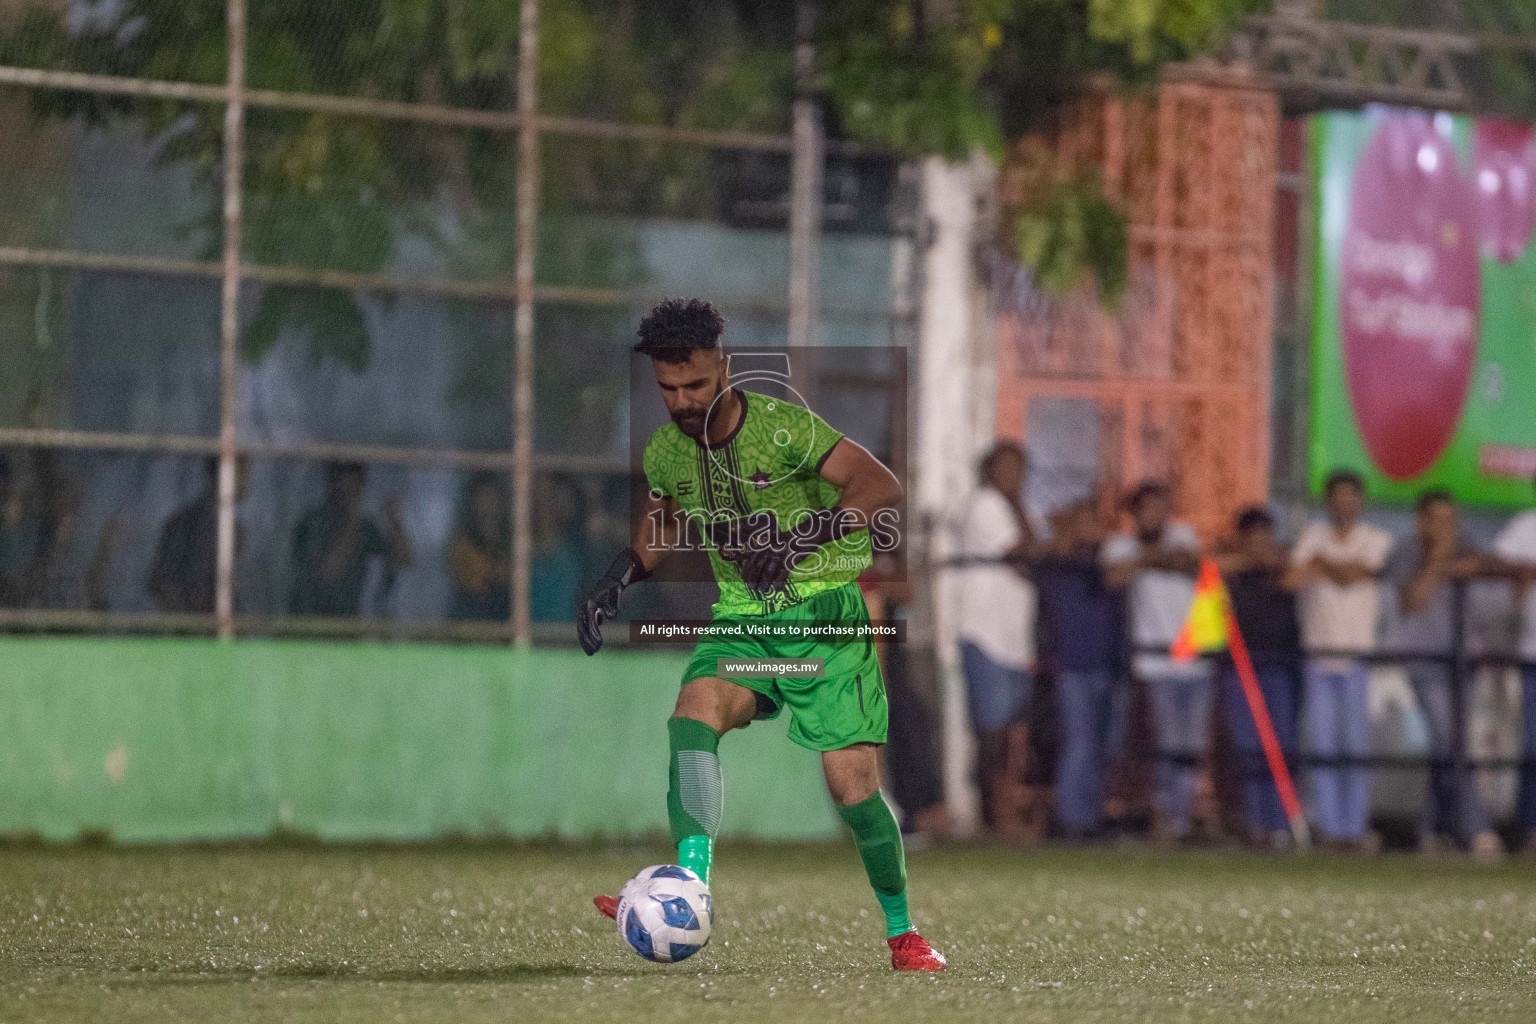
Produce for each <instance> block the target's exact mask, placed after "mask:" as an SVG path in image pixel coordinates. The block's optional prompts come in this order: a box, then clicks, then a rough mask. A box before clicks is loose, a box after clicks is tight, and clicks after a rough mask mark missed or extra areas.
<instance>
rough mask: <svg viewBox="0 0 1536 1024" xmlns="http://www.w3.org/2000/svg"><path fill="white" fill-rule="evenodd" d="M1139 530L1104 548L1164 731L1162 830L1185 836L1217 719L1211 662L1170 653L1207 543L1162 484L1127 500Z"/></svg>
mask: <svg viewBox="0 0 1536 1024" xmlns="http://www.w3.org/2000/svg"><path fill="white" fill-rule="evenodd" d="M1127 507H1128V509H1129V511H1130V513H1131V519H1132V521H1133V524H1134V527H1135V532H1134V533H1118V534H1116V535H1115V536H1113V537H1111V538H1110V539H1109V541H1108V543H1106V544H1105V545H1104V554H1103V562H1104V566H1105V570H1106V575H1107V578H1108V582H1109V585H1110V586H1111V587H1114V588H1115V589H1117V590H1128V593H1129V605H1130V615H1131V640H1132V642H1133V643H1134V644H1135V647H1136V649H1137V654H1136V656H1135V657H1134V658H1133V659H1132V662H1131V668H1132V671H1133V672H1134V673H1135V675H1136V677H1137V678H1138V679H1140V680H1141V681H1142V682H1144V683H1146V685H1147V688H1148V694H1149V696H1150V697H1151V703H1152V719H1153V725H1154V728H1155V730H1156V733H1157V752H1158V762H1157V790H1156V794H1155V809H1156V812H1157V821H1156V822H1155V825H1154V833H1155V835H1156V836H1157V838H1158V839H1159V840H1161V841H1178V840H1181V839H1183V838H1184V837H1185V836H1187V835H1188V833H1189V827H1190V812H1191V811H1192V810H1193V807H1194V799H1195V786H1196V782H1197V781H1198V779H1199V773H1200V766H1199V759H1200V758H1201V757H1203V756H1204V755H1205V748H1206V737H1207V736H1208V735H1209V732H1210V719H1211V667H1210V665H1209V664H1207V663H1206V662H1204V661H1196V662H1187V663H1180V662H1176V661H1174V660H1173V658H1172V657H1170V656H1169V655H1168V654H1167V653H1165V652H1166V651H1167V650H1168V648H1169V646H1171V645H1172V643H1173V641H1174V640H1175V639H1176V638H1177V637H1178V635H1179V630H1180V629H1181V628H1182V627H1183V625H1184V620H1185V619H1186V618H1188V616H1189V606H1190V603H1191V602H1192V601H1193V600H1194V596H1195V577H1196V576H1197V575H1198V574H1199V572H1200V540H1199V538H1198V537H1196V536H1195V531H1194V530H1193V529H1191V528H1190V526H1189V524H1187V523H1182V522H1177V521H1175V520H1174V519H1173V518H1172V517H1173V495H1172V494H1171V492H1170V491H1169V489H1168V486H1167V485H1166V484H1163V483H1158V482H1147V483H1143V484H1142V485H1141V486H1140V487H1138V488H1136V490H1135V491H1134V492H1132V494H1131V496H1130V498H1129V499H1128V500H1127Z"/></svg>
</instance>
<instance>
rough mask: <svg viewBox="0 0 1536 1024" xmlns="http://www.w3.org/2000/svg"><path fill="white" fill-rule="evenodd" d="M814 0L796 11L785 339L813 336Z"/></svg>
mask: <svg viewBox="0 0 1536 1024" xmlns="http://www.w3.org/2000/svg"><path fill="white" fill-rule="evenodd" d="M816 8H817V4H816V3H815V2H814V0H800V3H799V4H798V5H797V7H796V13H795V103H794V108H793V114H792V118H793V126H792V128H791V137H792V138H793V140H794V149H793V150H792V151H791V154H790V188H789V344H790V346H791V347H798V346H801V345H807V344H810V343H811V342H813V341H814V340H815V325H816V315H817V312H818V307H819V306H820V301H819V294H818V293H819V289H818V287H817V285H818V283H819V282H818V276H819V269H818V266H817V264H818V259H817V250H818V249H819V248H820V239H821V208H822V196H821V190H822V184H821V183H822V174H823V161H824V159H825V155H826V145H825V140H824V139H823V138H822V124H821V110H820V108H818V107H817V105H816V100H815V99H814V98H813V96H812V95H811V88H812V81H813V78H814V76H815V73H816V43H815V41H814V39H813V37H812V34H813V32H814V31H815V27H816Z"/></svg>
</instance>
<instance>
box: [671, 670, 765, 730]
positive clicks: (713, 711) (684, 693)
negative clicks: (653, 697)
mask: <svg viewBox="0 0 1536 1024" xmlns="http://www.w3.org/2000/svg"><path fill="white" fill-rule="evenodd" d="M716 682H717V681H716V680H712V679H694V680H690V681H689V682H687V683H685V684H684V685H683V688H682V690H681V692H679V693H678V695H677V703H676V704H675V705H674V706H673V709H672V714H673V717H676V718H691V719H693V720H694V721H696V722H703V723H704V724H705V725H707V726H709V727H710V728H711V729H713V730H715V731H716V732H718V733H724V732H727V731H729V730H731V729H735V728H739V727H740V726H743V725H745V724H747V723H748V722H750V721H751V720H752V711H751V709H750V708H747V707H744V706H743V703H744V702H743V700H742V699H741V698H740V697H739V696H737V695H736V694H733V693H730V692H729V691H726V690H725V689H724V688H722V687H720V686H718V685H712V684H715V683H716ZM736 689H740V690H743V693H746V694H747V697H748V699H750V692H749V691H746V690H744V689H743V688H742V687H736Z"/></svg>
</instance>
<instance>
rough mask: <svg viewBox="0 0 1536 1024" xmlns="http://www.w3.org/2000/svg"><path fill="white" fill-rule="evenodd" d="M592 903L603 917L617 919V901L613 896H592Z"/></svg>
mask: <svg viewBox="0 0 1536 1024" xmlns="http://www.w3.org/2000/svg"><path fill="white" fill-rule="evenodd" d="M592 905H593V906H594V907H596V908H597V912H598V913H599V914H602V915H603V916H604V917H606V918H610V919H612V920H614V921H617V920H618V919H619V901H618V900H617V899H615V898H614V897H612V896H594V897H592Z"/></svg>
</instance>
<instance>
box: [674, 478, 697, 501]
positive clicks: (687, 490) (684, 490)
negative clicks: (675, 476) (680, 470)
mask: <svg viewBox="0 0 1536 1024" xmlns="http://www.w3.org/2000/svg"><path fill="white" fill-rule="evenodd" d="M677 493H678V496H679V497H684V498H686V497H688V495H690V494H692V493H693V481H692V480H679V481H678V482H677Z"/></svg>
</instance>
